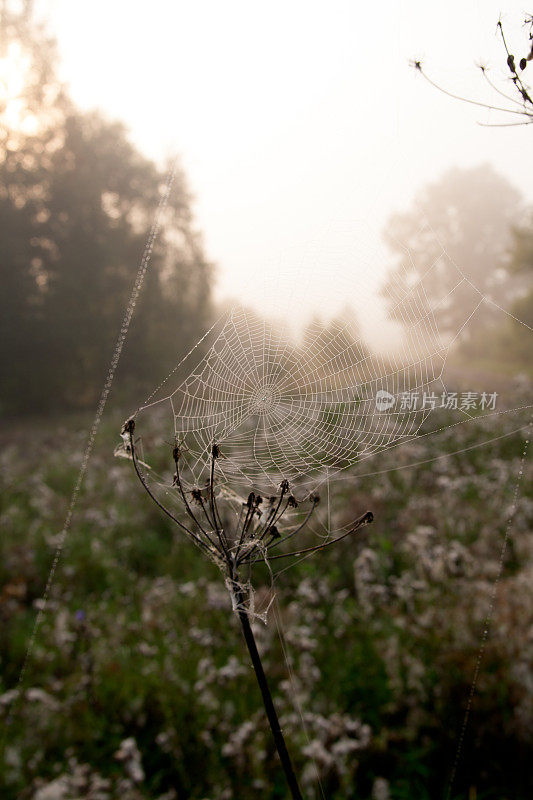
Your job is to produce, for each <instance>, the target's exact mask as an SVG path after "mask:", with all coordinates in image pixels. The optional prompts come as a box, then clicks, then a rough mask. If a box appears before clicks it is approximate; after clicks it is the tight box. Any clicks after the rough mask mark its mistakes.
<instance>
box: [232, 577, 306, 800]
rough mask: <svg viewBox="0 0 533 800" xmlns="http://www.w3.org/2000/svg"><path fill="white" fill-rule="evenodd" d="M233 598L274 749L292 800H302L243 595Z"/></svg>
mask: <svg viewBox="0 0 533 800" xmlns="http://www.w3.org/2000/svg"><path fill="white" fill-rule="evenodd" d="M235 598H236V600H237V613H238V615H239V619H240V621H241V626H242V632H243V633H244V638H245V640H246V644H247V646H248V652H249V653H250V658H251V659H252V664H253V667H254V670H255V676H256V678H257V683H258V684H259V688H260V689H261V694H262V696H263V704H264V706H265V711H266V714H267V717H268V721H269V723H270V729H271V730H272V736H273V737H274V742H275V744H276V749H277V751H278V755H279V758H280V761H281V764H282V767H283V770H284V772H285V777H286V778H287V783H288V785H289V789H290V790H291V795H292V797H293V799H294V800H303V796H302V793H301V791H300V787H299V786H298V781H297V779H296V775H295V774H294V769H293V767H292V763H291V759H290V756H289V751H288V750H287V745H286V744H285V739H284V738H283V733H282V731H281V728H280V724H279V719H278V715H277V713H276V709H275V707H274V703H273V700H272V695H271V694H270V689H269V687H268V682H267V679H266V675H265V672H264V670H263V665H262V663H261V656H260V655H259V651H258V649H257V645H256V642H255V637H254V634H253V631H252V626H251V625H250V620H249V618H248V614H247V612H246V610H245V608H244V599H245V598H244V595H243V593H242V592H235Z"/></svg>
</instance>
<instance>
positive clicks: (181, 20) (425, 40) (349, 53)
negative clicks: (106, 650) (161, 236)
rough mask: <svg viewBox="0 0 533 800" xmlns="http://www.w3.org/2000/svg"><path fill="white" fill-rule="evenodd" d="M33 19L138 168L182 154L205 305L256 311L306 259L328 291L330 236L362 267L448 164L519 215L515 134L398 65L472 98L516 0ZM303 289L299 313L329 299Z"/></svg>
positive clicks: (524, 173) (233, 6)
mask: <svg viewBox="0 0 533 800" xmlns="http://www.w3.org/2000/svg"><path fill="white" fill-rule="evenodd" d="M38 8H39V9H40V11H41V13H42V14H44V15H45V16H46V17H47V18H48V20H49V29H50V31H51V32H52V33H53V34H54V35H55V36H56V37H57V39H58V41H59V50H60V54H61V56H62V68H61V74H62V76H63V77H64V78H65V80H66V81H67V82H68V83H69V85H70V89H71V93H72V95H73V97H74V99H75V100H76V101H77V102H78V103H79V104H80V105H82V106H83V107H95V106H98V107H100V108H102V109H104V110H105V111H106V112H107V113H108V114H109V115H110V116H111V117H114V118H120V119H122V120H124V121H125V122H126V123H127V125H128V126H129V128H130V131H131V137H132V139H133V140H134V141H135V142H136V143H137V144H138V145H139V147H140V148H141V149H142V150H143V151H144V152H145V153H147V154H148V155H150V156H152V157H154V158H156V159H158V160H159V159H162V158H163V157H164V156H165V155H168V154H169V153H171V152H177V153H179V154H180V156H181V160H182V164H183V166H184V168H185V171H186V174H187V176H188V180H189V184H190V188H191V190H192V192H193V193H194V196H195V214H196V219H197V222H198V226H199V227H200V229H201V230H202V231H203V234H204V240H205V244H206V249H207V253H208V256H209V258H210V259H212V260H213V261H215V262H216V264H217V265H218V282H217V292H218V295H219V296H228V295H230V296H235V295H239V294H241V293H242V292H243V291H244V289H243V287H246V292H247V297H248V299H251V300H252V301H253V302H254V303H255V304H256V305H259V304H260V302H261V297H264V295H261V294H260V292H256V295H255V296H254V289H253V285H254V283H255V281H256V279H257V278H258V277H259V278H260V277H262V276H264V275H272V274H273V273H276V270H277V271H278V272H279V273H280V274H282V273H283V272H285V273H286V272H290V271H291V270H293V269H294V270H297V269H302V268H305V267H306V264H307V261H308V260H309V259H311V260H313V261H314V263H315V268H316V269H317V270H318V271H319V272H320V271H321V272H322V274H323V275H325V276H327V275H328V252H329V251H330V249H331V248H332V249H333V250H334V249H335V247H336V246H337V237H338V232H339V231H341V239H342V240H343V242H346V241H348V240H349V241H350V245H349V247H350V248H352V249H353V253H352V255H353V259H354V264H355V263H364V259H362V258H359V259H358V250H359V246H360V251H361V253H367V254H368V253H369V252H371V253H374V252H376V251H377V250H379V248H380V243H379V236H380V232H381V230H382V229H383V227H384V225H385V223H386V220H387V217H388V215H389V214H390V213H391V212H392V211H394V210H399V209H402V208H404V207H405V206H406V205H407V204H408V203H409V201H410V199H411V198H412V197H413V195H414V194H415V193H416V191H417V190H418V189H419V188H420V187H422V186H423V185H424V184H425V183H427V182H428V181H431V180H434V179H435V178H438V176H439V175H441V174H442V173H443V172H444V171H445V170H446V169H447V168H449V167H450V166H453V165H459V166H467V165H476V164H479V163H482V162H486V161H490V162H492V163H493V164H494V165H495V167H496V168H497V169H498V170H499V171H500V172H501V173H503V174H504V175H505V176H506V177H508V178H509V179H510V180H511V181H512V182H513V183H514V184H515V185H516V186H517V187H518V188H519V189H521V191H522V192H523V193H524V195H525V197H526V198H527V199H528V200H529V201H532V200H533V196H532V189H531V175H532V174H533V171H532V158H531V153H532V148H531V142H530V137H531V130H530V129H529V128H509V129H501V128H486V127H481V126H480V125H479V124H478V123H479V122H487V121H488V120H493V121H500V118H499V117H498V118H496V117H495V115H494V113H492V116H491V115H490V113H489V112H485V111H483V110H482V109H475V108H473V107H471V106H467V105H464V104H462V103H459V102H455V101H453V100H451V99H449V98H447V97H445V96H443V95H442V94H440V93H438V92H437V91H435V90H434V89H432V88H431V87H430V86H428V85H427V84H426V83H425V82H424V80H423V79H422V78H421V76H420V75H417V74H415V72H414V71H413V70H412V69H411V68H410V67H409V63H408V62H409V59H411V58H413V57H416V58H418V57H421V58H422V59H423V62H424V64H425V67H426V69H427V71H428V72H429V73H430V74H431V75H432V76H434V77H435V78H436V79H437V80H438V81H439V82H440V83H442V84H443V85H445V86H446V87H448V88H450V89H451V90H458V91H459V92H463V93H466V94H468V95H469V96H472V97H483V96H485V93H484V86H483V83H482V78H481V77H480V75H479V71H478V70H477V69H476V63H478V62H479V61H480V60H482V61H484V63H485V64H488V65H489V66H492V68H493V70H494V73H493V74H494V77H495V78H496V79H498V78H499V77H501V76H505V59H504V56H503V50H502V46H501V42H500V41H499V39H498V38H497V35H496V23H497V21H498V18H499V16H500V13H501V12H503V13H502V19H503V21H504V24H505V25H506V27H507V29H508V31H509V35H510V37H511V39H513V37H514V39H513V41H516V42H517V43H520V44H521V43H522V42H523V41H524V38H525V37H524V35H523V33H521V31H520V26H519V23H521V22H522V20H523V18H524V16H525V11H526V9H525V8H524V6H523V4H522V3H520V2H515V1H514V0H507V2H505V3H502V2H494V1H493V0H480V1H479V2H474V1H473V0H471V1H470V2H465V0H448V2H446V3H445V4H442V3H435V2H428V1H427V0H405V1H404V2H400V1H396V2H394V0H381V2H379V3H365V4H363V3H358V2H355V0H352V1H351V2H346V1H341V0H328V2H325V1H322V2H309V0H306V2H293V1H292V0H284V2H277V0H275V1H274V2H271V1H270V2H268V3H266V2H262V3H259V2H253V1H251V0H246V1H244V0H240V1H239V2H234V1H232V0H224V1H223V2H217V1H216V0H215V1H214V2H205V1H204V0H194V1H193V0H189V1H188V2H186V3H184V2H169V0H151V2H150V3H142V4H141V3H132V2H131V0H129V2H126V1H125V0H115V1H114V2H113V0H105V2H104V0H92V2H91V4H90V5H88V4H81V3H76V2H72V0H41V2H40V3H39V4H38ZM531 69H533V67H531ZM317 242H319V243H320V244H319V245H317ZM341 246H342V247H344V246H345V244H342V245H341ZM380 257H381V262H380V263H381V266H378V267H377V268H376V267H375V266H374V267H371V268H369V269H366V274H365V280H366V281H368V282H370V283H371V284H372V285H377V284H378V283H379V280H380V277H381V274H382V270H383V269H384V268H385V267H384V264H385V263H386V255H384V254H383V253H381V256H380ZM371 261H372V263H373V264H377V263H378V261H377V260H376V259H373V260H372V259H371ZM354 269H356V267H354ZM360 269H361V270H362V271H364V270H365V267H364V266H362V267H360ZM250 276H252V280H250ZM319 285H320V291H319V292H317V295H318V296H317V297H314V298H312V299H310V300H309V304H311V305H313V304H314V306H316V307H317V308H319V307H322V308H326V309H327V308H329V307H330V299H328V298H330V296H331V297H332V296H333V295H334V294H335V287H334V286H331V287H329V289H326V287H325V286H324V284H323V283H322V282H319ZM250 286H252V288H250ZM331 302H332V301H331Z"/></svg>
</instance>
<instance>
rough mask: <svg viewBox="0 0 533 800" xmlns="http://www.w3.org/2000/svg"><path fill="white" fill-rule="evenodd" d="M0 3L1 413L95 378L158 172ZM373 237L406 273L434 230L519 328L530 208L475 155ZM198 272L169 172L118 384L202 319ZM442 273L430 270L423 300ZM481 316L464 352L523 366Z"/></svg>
mask: <svg viewBox="0 0 533 800" xmlns="http://www.w3.org/2000/svg"><path fill="white" fill-rule="evenodd" d="M4 15H5V17H4V20H3V25H2V39H1V41H0V49H1V53H0V57H2V58H7V61H12V62H13V64H14V65H15V67H16V68H17V72H18V74H19V75H22V76H23V81H22V82H21V84H20V86H18V87H15V93H14V94H13V95H10V94H9V91H10V90H9V87H8V96H7V101H6V102H5V103H4V105H3V106H1V107H0V135H1V137H2V148H1V155H0V158H1V161H0V229H1V231H2V235H1V237H0V270H1V275H0V279H1V284H0V285H1V292H0V351H1V362H2V371H1V386H0V397H1V401H0V410H2V411H4V412H8V413H9V412H19V413H20V412H35V411H40V410H47V409H50V408H52V407H54V408H57V407H66V406H68V407H85V406H86V405H88V404H92V403H94V402H95V399H96V396H97V393H98V392H99V390H100V387H101V385H102V382H103V380H104V378H105V374H106V371H107V368H108V364H109V361H110V358H111V353H112V349H113V344H114V341H115V339H116V336H117V333H118V331H119V328H120V324H121V318H122V315H123V313H124V309H125V306H126V303H127V300H128V297H129V293H130V291H131V287H132V284H133V281H134V279H135V274H136V271H137V267H138V264H139V260H140V257H141V254H142V251H143V246H144V243H145V240H146V236H147V233H148V231H149V229H150V227H151V224H152V222H153V218H154V213H155V209H156V208H157V205H158V201H159V198H160V197H161V193H162V192H163V191H164V184H165V173H164V172H163V171H161V170H160V169H158V168H157V167H156V166H155V165H154V164H153V163H152V162H151V161H149V160H148V159H147V158H146V157H145V156H143V155H142V154H141V153H140V152H139V151H138V150H137V149H136V148H135V147H134V146H133V145H132V144H131V143H130V141H129V140H128V136H127V132H126V130H125V128H124V126H123V125H122V124H120V123H117V122H113V121H110V120H108V119H106V118H105V117H104V116H103V115H102V114H100V113H98V112H85V111H81V110H80V109H78V108H77V107H76V106H75V105H74V103H73V102H72V100H71V99H70V97H69V96H68V93H67V92H66V90H65V88H64V87H63V86H62V84H61V82H60V81H59V79H58V77H57V75H56V71H55V65H56V63H57V55H56V48H55V43H54V41H53V40H51V39H49V38H48V37H47V35H46V34H45V32H44V30H43V29H42V28H41V27H39V25H38V24H36V23H35V22H34V21H33V20H32V18H31V15H29V14H28V13H26V14H15V13H12V14H10V15H9V14H8V13H7V12H6V11H5V10H4ZM421 213H422V214H423V215H424V217H425V219H426V220H427V221H428V222H429V224H430V230H431V234H432V235H429V236H428V229H427V228H425V229H422V228H421V224H420V222H421V216H420V215H421ZM385 237H386V239H387V242H388V244H389V246H390V248H391V250H392V252H393V253H395V254H396V255H397V257H398V261H397V262H396V266H394V265H393V266H392V267H391V274H390V280H391V281H395V282H396V283H397V281H398V280H407V281H409V280H412V279H416V276H417V275H419V274H421V273H422V272H424V271H425V269H427V266H428V265H429V264H431V263H432V262H433V260H434V259H435V257H436V254H437V251H438V249H439V247H440V245H439V241H438V240H439V239H440V242H441V243H443V244H444V245H445V246H446V249H447V251H448V253H449V254H450V256H451V257H452V258H453V259H454V260H455V262H456V263H457V264H460V265H461V267H462V268H463V269H464V270H465V272H466V273H467V274H468V275H469V277H470V278H471V280H472V281H473V282H474V283H475V284H476V286H477V287H478V288H479V289H480V290H481V291H483V292H484V293H486V294H488V295H489V296H491V297H493V298H494V299H495V300H496V301H497V302H498V303H499V304H500V305H502V306H504V307H505V308H507V309H509V310H510V311H511V312H512V313H514V314H515V315H516V316H517V317H519V318H520V319H522V320H524V321H525V322H526V323H527V324H529V325H533V289H532V287H531V275H532V271H533V216H530V217H527V215H526V213H525V211H524V208H523V203H522V198H521V197H520V194H519V193H518V192H517V190H516V189H515V188H514V187H513V186H512V185H511V184H510V183H509V182H508V181H507V180H506V179H505V178H503V177H501V176H500V175H498V174H497V173H496V172H495V171H494V170H493V169H492V167H490V166H489V165H485V166H481V167H476V168H471V169H452V170H450V171H449V172H448V173H447V174H446V175H444V176H443V177H442V178H441V180H440V181H437V182H436V183H434V184H432V185H429V186H428V187H426V188H425V189H424V190H423V191H422V192H421V193H420V195H419V197H418V198H417V202H416V204H415V206H414V207H413V208H412V209H411V210H409V211H406V212H404V213H401V214H397V215H395V216H394V217H392V218H391V219H390V220H389V224H388V225H387V228H386V231H385ZM405 247H407V248H408V256H407V254H406V250H405ZM212 277H213V269H212V266H211V265H210V264H209V263H208V261H207V259H206V257H205V254H204V251H203V248H202V242H201V238H200V235H199V233H198V232H197V230H196V229H195V226H194V220H193V217H192V213H191V198H190V196H189V194H188V192H187V187H186V181H185V178H184V175H183V174H182V173H181V172H178V174H177V176H176V181H175V184H174V188H173V191H172V194H171V197H170V201H169V205H168V209H167V212H166V215H165V218H164V220H163V225H162V233H161V235H160V237H159V238H158V240H157V242H156V245H155V248H154V251H153V255H152V260H151V265H150V269H149V270H148V273H147V276H146V282H145V285H144V288H143V291H142V294H141V299H140V301H139V304H138V307H137V309H136V312H135V315H134V318H133V323H132V327H131V330H130V335H129V337H128V341H127V345H126V348H125V351H124V354H123V358H122V361H121V365H120V377H121V384H122V385H127V383H128V381H135V382H136V384H137V388H136V392H138V388H139V387H138V384H139V381H140V380H141V379H142V380H144V381H145V382H146V385H147V386H152V385H153V384H154V383H155V382H158V381H159V379H160V378H161V376H162V375H164V374H165V373H166V371H168V370H169V369H170V368H172V366H174V364H175V363H176V362H177V361H178V359H179V358H180V356H181V355H182V354H183V353H185V352H186V351H187V350H188V349H189V348H190V347H191V346H192V344H193V343H194V342H195V341H197V339H198V338H199V336H201V335H202V333H203V332H204V331H205V329H206V327H207V326H208V324H209V320H210V319H211V317H212V304H211V284H212ZM447 280H449V275H448V274H446V273H445V272H442V273H440V272H439V271H438V270H437V271H436V273H435V284H434V288H435V297H439V298H440V297H442V295H443V289H445V288H446V281H447ZM461 314H462V309H461V305H460V302H459V304H457V305H454V306H452V307H448V308H443V309H442V310H441V311H440V312H439V317H440V318H439V323H440V325H441V328H442V330H443V331H446V330H453V328H454V326H455V325H456V324H457V320H458V319H459V318H460V316H461ZM496 319H497V317H496V316H495V315H493V314H491V313H490V309H484V311H483V313H480V314H478V315H476V319H475V324H473V325H471V326H469V335H468V338H467V339H465V340H464V343H463V348H464V349H465V352H467V353H469V354H470V355H472V356H480V355H484V354H487V353H493V354H495V355H496V357H497V358H500V359H502V360H506V361H509V360H511V361H512V362H516V363H517V365H520V364H523V363H527V359H528V348H527V339H526V338H525V337H524V336H523V335H522V334H523V330H524V329H523V328H522V326H520V325H519V324H518V323H516V322H513V321H512V320H507V321H501V319H500V321H499V322H498V323H497V324H496V322H495V320H496ZM136 396H138V393H137V395H136Z"/></svg>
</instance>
